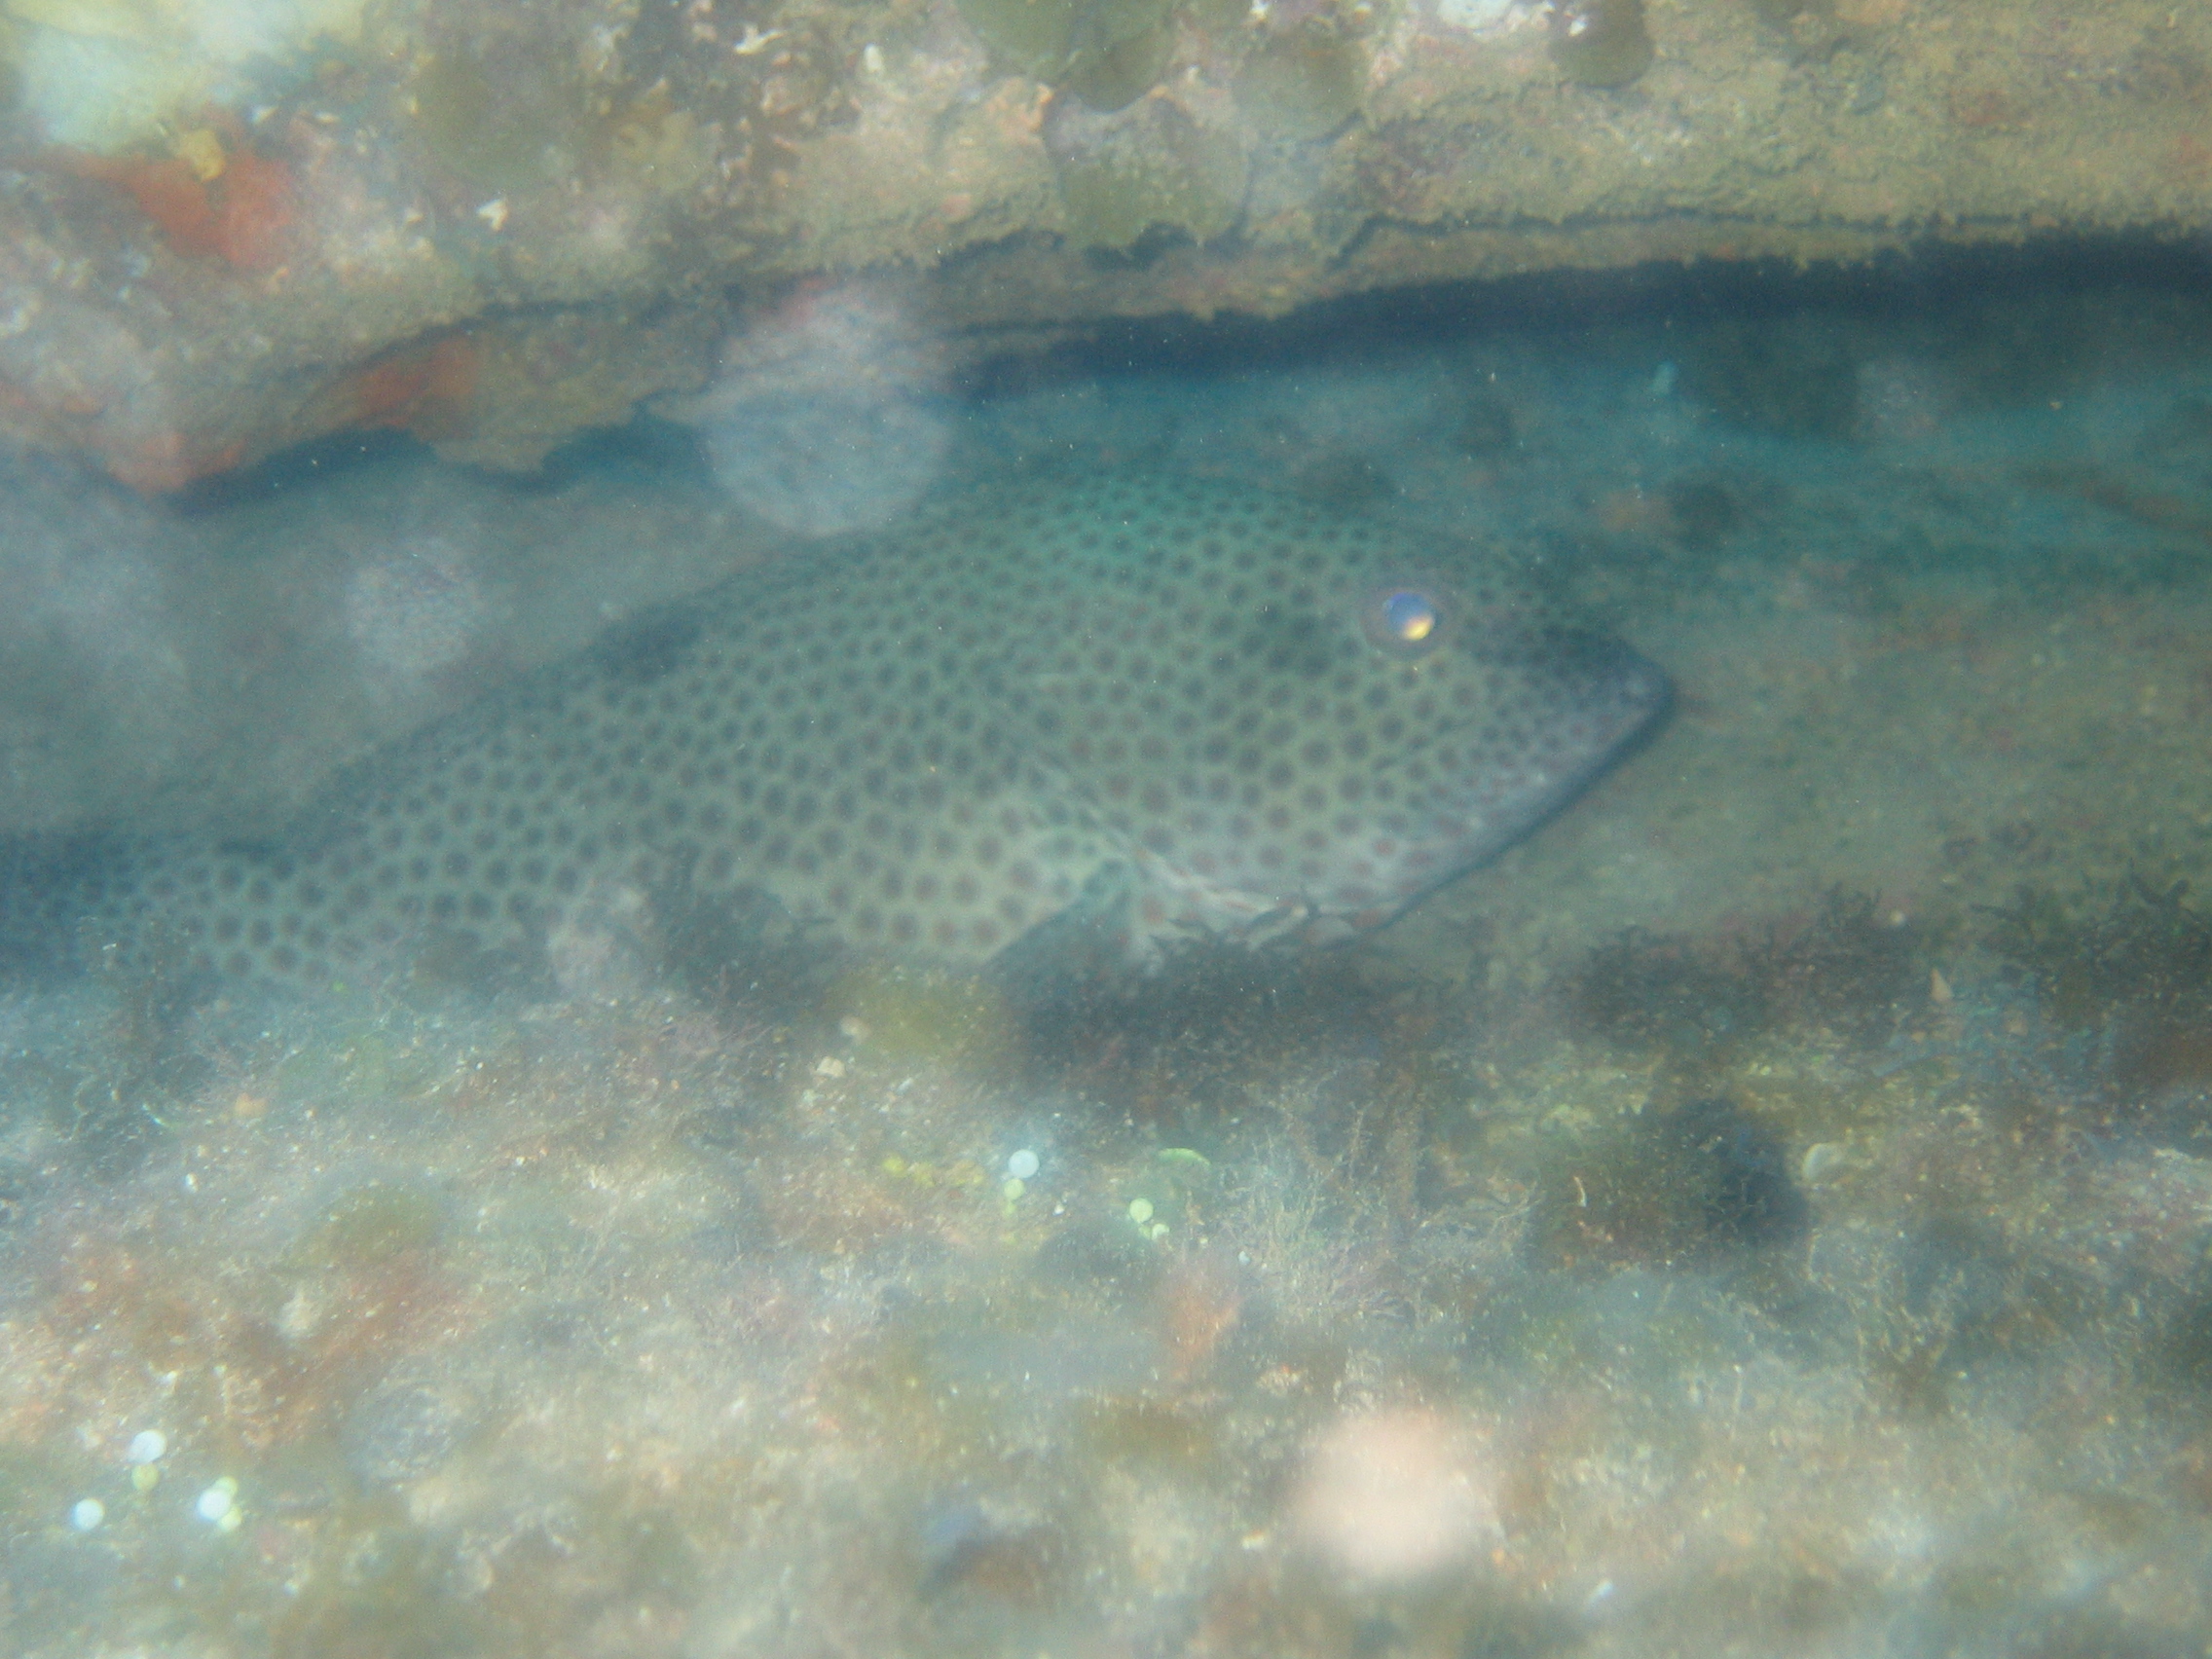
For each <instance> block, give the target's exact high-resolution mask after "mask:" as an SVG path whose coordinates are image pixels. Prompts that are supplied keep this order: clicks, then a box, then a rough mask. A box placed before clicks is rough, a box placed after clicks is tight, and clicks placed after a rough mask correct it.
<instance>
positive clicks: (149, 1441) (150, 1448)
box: [130, 1428, 169, 1463]
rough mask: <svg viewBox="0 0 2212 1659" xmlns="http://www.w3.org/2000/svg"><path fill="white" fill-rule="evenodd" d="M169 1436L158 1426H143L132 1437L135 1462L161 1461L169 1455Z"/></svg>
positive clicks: (131, 1456)
mask: <svg viewBox="0 0 2212 1659" xmlns="http://www.w3.org/2000/svg"><path fill="white" fill-rule="evenodd" d="M168 1449H169V1437H168V1436H167V1435H166V1434H164V1433H163V1432H162V1431H161V1430H160V1429H158V1428H142V1429H140V1430H139V1431H138V1432H137V1433H136V1434H133V1435H132V1436H131V1437H130V1460H131V1461H132V1462H133V1463H159V1462H160V1461H161V1460H162V1459H163V1458H164V1457H165V1456H167V1455H168Z"/></svg>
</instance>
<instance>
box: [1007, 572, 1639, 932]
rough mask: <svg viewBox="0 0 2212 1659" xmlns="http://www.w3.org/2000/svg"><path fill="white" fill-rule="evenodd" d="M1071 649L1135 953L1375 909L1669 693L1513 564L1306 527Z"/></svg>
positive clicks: (1566, 789) (1495, 828) (1531, 824)
mask: <svg viewBox="0 0 2212 1659" xmlns="http://www.w3.org/2000/svg"><path fill="white" fill-rule="evenodd" d="M1323 540H1324V544H1325V551H1341V549H1328V548H1326V543H1327V538H1326V537H1324V538H1323ZM1076 654H1077V655H1078V656H1080V657H1081V658H1083V659H1084V663H1083V669H1084V671H1083V672H1079V673H1078V674H1076V675H1075V676H1073V678H1072V683H1073V684H1074V685H1075V686H1076V688H1077V689H1076V690H1075V691H1074V692H1073V693H1072V694H1066V693H1063V695H1062V697H1061V698H1060V699H1059V703H1060V706H1059V707H1058V708H1057V709H1055V710H1054V711H1052V713H1051V716H1050V717H1049V720H1048V723H1049V724H1050V725H1051V732H1050V734H1049V741H1048V743H1047V745H1046V747H1047V749H1048V750H1049V752H1050V755H1051V766H1052V768H1053V770H1054V771H1056V772H1057V773H1058V775H1059V777H1060V778H1061V780H1062V781H1063V784H1064V787H1066V788H1067V789H1068V790H1070V791H1071V792H1072V793H1074V794H1075V795H1076V796H1077V797H1078V798H1080V799H1081V801H1082V802H1083V803H1084V806H1085V808H1086V815H1087V816H1088V818H1089V819H1090V821H1091V822H1093V823H1094V824H1097V825H1099V826H1100V827H1102V829H1103V830H1104V831H1105V832H1106V834H1107V835H1108V836H1109V837H1110V838H1111V840H1112V842H1113V843H1114V844H1115V845H1117V846H1118V847H1119V848H1120V849H1121V856H1122V857H1123V859H1124V860H1125V861H1126V864H1127V865H1128V866H1129V867H1130V869H1132V870H1133V871H1134V873H1135V892H1134V895H1133V899H1132V903H1131V906H1130V928H1131V933H1132V936H1133V943H1134V947H1135V951H1136V954H1137V955H1139V956H1140V957H1150V956H1153V955H1156V954H1157V951H1158V948H1159V947H1160V946H1161V945H1162V944H1164V943H1167V942H1169V941H1170V940H1175V939H1177V938H1183V937H1189V936H1192V935H1211V936H1216V937H1227V938H1233V939H1241V940H1246V941H1250V942H1257V941H1259V940H1264V939H1267V938H1270V937H1273V936H1277V935H1285V934H1295V935H1296V936H1298V937H1300V938H1303V939H1307V940H1328V939H1332V938H1341V937H1346V936H1349V935H1351V934H1353V933H1357V932H1361V931H1364V930H1366V929H1368V928H1372V927H1375V926H1378V925H1380V924H1381V923H1382V922H1383V921H1386V920H1388V919H1389V918H1390V917H1391V916H1393V915H1395V914H1397V913H1398V912H1399V911H1400V910H1402V909H1403V908H1404V907H1405V906H1406V905H1407V904H1408V903H1411V902H1412V901H1414V900H1415V899H1417V898H1419V896H1420V895H1421V894H1422V893H1424V892H1426V891H1428V890H1429V889H1431V888H1433V887H1435V886H1437V885H1439V884H1440V883H1442V882H1445V881H1449V880H1451V879H1452V878H1453V877H1455V876H1456V875H1458V874H1460V873H1462V872H1463V871H1465V870H1467V869H1469V868H1470V867H1472V866H1476V865H1479V864H1481V863H1483V862H1484V861H1486V860H1488V859H1490V858H1492V857H1493V856H1494V855H1495V854H1496V853H1498V852H1499V851H1500V850H1502V849H1503V848H1504V847H1506V846H1507V845H1509V844H1510V843H1512V842H1513V841H1515V840H1517V839H1519V838H1520V837H1521V836H1523V835H1525V834H1527V833H1528V832H1529V831H1530V830H1532V829H1534V828H1535V827H1536V826H1537V825H1538V824H1540V823H1542V822H1543V821H1544V820H1545V819H1546V818H1548V817H1549V816H1551V815H1552V814H1553V813H1555V812H1557V811H1558V810H1560V808H1562V807H1563V806H1565V805H1566V804H1567V802H1568V801H1570V800H1571V799H1572V798H1573V797H1574V796H1575V795H1576V794H1577V793H1580V791H1581V790H1582V789H1583V788H1585V787H1586V786H1587V785H1588V784H1589V783H1590V782H1591V781H1592V780H1593V779H1594V778H1596V777H1597V776H1598V775H1599V774H1600V773H1601V772H1603V771H1604V769H1605V768H1606V767H1607V766H1608V765H1609V764H1610V763H1611V762H1612V761H1613V760H1614V759H1616V758H1617V757H1618V756H1621V755H1622V754H1624V753H1625V752H1626V751H1628V750H1629V749H1630V748H1632V747H1634V746H1635V745H1636V744H1637V743H1638V742H1639V741H1640V740H1641V738H1642V737H1643V736H1645V735H1646V734H1647V733H1649V732H1650V731H1651V730H1652V729H1653V728H1654V727H1655V725H1656V724H1657V723H1658V722H1659V720H1660V719H1662V717H1663V716H1664V714H1665V712H1666V710H1667V707H1668V704H1669V701H1670V698H1671V689H1670V686H1669V683H1668V680H1667V677H1666V676H1665V674H1663V673H1662V672H1661V671H1660V670H1659V669H1658V668H1657V667H1655V666H1654V665H1652V664H1651V663H1649V662H1647V661H1646V660H1644V659H1643V658H1642V657H1641V656H1639V655H1638V654H1637V653H1636V652H1635V651H1634V650H1632V649H1630V648H1629V647H1628V646H1627V645H1624V644H1622V643H1621V642H1619V641H1618V640H1615V639H1612V638H1610V637H1609V636H1607V635H1605V634H1604V633H1602V632H1599V631H1597V630H1594V629H1591V628H1589V627H1586V626H1579V625H1577V624H1575V623H1574V622H1573V621H1571V620H1570V619H1567V618H1566V617H1564V616H1563V615H1562V614H1561V612H1560V611H1559V610H1558V609H1557V608H1554V607H1552V606H1550V605H1548V604H1546V603H1543V602H1542V601H1540V600H1539V599H1537V598H1535V597H1534V596H1533V595H1532V594H1531V593H1530V590H1528V589H1527V588H1526V587H1525V586H1522V585H1520V584H1517V583H1516V582H1515V581H1513V580H1512V579H1511V578H1510V577H1509V576H1506V575H1503V574H1497V573H1491V572H1488V571H1485V570H1483V569H1482V568H1480V567H1479V566H1472V565H1470V566H1463V567H1460V568H1456V569H1454V568H1451V567H1449V566H1445V567H1443V568H1438V569H1431V568H1424V567H1420V566H1417V565H1413V564H1410V563H1408V562H1405V561H1402V560H1380V561H1379V560H1373V559H1357V560H1349V561H1346V560H1343V559H1341V558H1332V557H1327V556H1319V555H1316V553H1315V552H1314V550H1312V549H1310V548H1307V549H1304V550H1301V549H1299V548H1297V547H1296V546H1295V545H1293V546H1292V547H1290V548H1288V549H1280V550H1277V552H1276V555H1275V556H1274V557H1273V558H1272V559H1270V558H1262V559H1258V560H1249V561H1246V562H1245V568H1241V569H1239V570H1238V571H1235V574H1234V577H1232V576H1231V575H1230V574H1229V573H1228V572H1215V573H1214V577H1213V579H1200V580H1198V581H1196V582H1193V581H1189V580H1185V581H1182V582H1178V583H1174V584H1158V585H1155V586H1153V587H1151V588H1150V589H1149V590H1148V589H1146V588H1144V587H1138V588H1135V589H1133V590H1129V591H1124V593H1123V594H1122V595H1121V596H1119V598H1118V600H1117V602H1116V604H1115V606H1114V607H1113V608H1111V611H1110V612H1108V613H1104V614H1098V615H1094V616H1092V617H1090V618H1088V619H1087V625H1086V628H1085V638H1084V641H1083V643H1082V645H1081V648H1080V650H1079V651H1078V652H1077V653H1076ZM1061 683H1062V684H1063V686H1064V685H1065V684H1067V683H1070V682H1068V681H1063V682H1061Z"/></svg>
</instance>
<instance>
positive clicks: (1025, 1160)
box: [1006, 1147, 1038, 1181]
mask: <svg viewBox="0 0 2212 1659" xmlns="http://www.w3.org/2000/svg"><path fill="white" fill-rule="evenodd" d="M1037 1169H1038V1161H1037V1155H1036V1154H1035V1153H1033V1152H1031V1151H1030V1150H1029V1149H1028V1148H1027V1147H1023V1148H1022V1149H1021V1150H1020V1151H1019V1152H1017V1153H1015V1154H1014V1156H1013V1157H1012V1158H1010V1159H1008V1160H1007V1161H1006V1172H1007V1173H1008V1174H1009V1175H1011V1176H1013V1177H1014V1179H1015V1180H1016V1181H1026V1180H1028V1179H1030V1178H1031V1177H1032V1176H1034V1175H1035V1174H1036V1173H1037Z"/></svg>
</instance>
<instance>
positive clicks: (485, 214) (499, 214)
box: [476, 196, 507, 231]
mask: <svg viewBox="0 0 2212 1659" xmlns="http://www.w3.org/2000/svg"><path fill="white" fill-rule="evenodd" d="M476 216H477V217H478V218H479V219H482V220H483V221H484V222H485V223H486V224H487V225H490V226H491V227H492V229H494V230H495V231H498V230H504V229H505V228H506V224H507V199H506V198H505V197H504V196H495V197H493V198H492V200H491V201H489V202H487V203H484V205H483V206H481V207H479V208H477V209H476Z"/></svg>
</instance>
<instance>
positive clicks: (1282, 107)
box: [1236, 21, 1367, 140]
mask: <svg viewBox="0 0 2212 1659" xmlns="http://www.w3.org/2000/svg"><path fill="white" fill-rule="evenodd" d="M1366 91H1367V48H1366V47H1365V46H1364V45H1363V44H1362V43H1361V42H1359V41H1357V40H1354V39H1351V38H1348V37H1347V36H1346V35H1343V34H1341V33H1340V32H1339V31H1338V30H1337V29H1336V28H1334V27H1332V26H1330V25H1329V24H1327V23H1323V22H1320V21H1313V22H1309V23H1307V24H1305V25H1303V26H1302V27H1299V28H1295V29H1291V30H1289V31H1287V32H1285V33H1283V34H1279V35H1275V36H1273V37H1272V38H1271V39H1270V40H1269V41H1268V42H1267V43H1266V44H1265V45H1263V46H1262V47H1261V48H1260V49H1259V50H1258V51H1257V52H1255V53H1254V54H1253V55H1252V58H1251V60H1250V61H1249V62H1248V63H1246V64H1245V66H1244V73H1243V74H1242V75H1241V76H1240V77H1239V78H1238V80H1237V83H1236V101H1237V103H1238V105H1239V106H1240V107H1241V108H1242V109H1243V110H1244V112H1245V114H1247V115H1249V116H1250V117H1251V118H1252V120H1253V122H1254V123H1255V124H1256V125H1257V126H1258V127H1259V128H1260V129H1261V130H1262V131H1264V132H1267V133H1269V134H1270V135H1271V136H1273V137H1278V138H1294V139H1300V140H1307V139H1313V138H1326V137H1327V136H1328V135H1329V134H1330V133H1332V132H1334V131H1336V129H1338V128H1340V127H1342V126H1344V124H1345V123H1346V122H1347V121H1349V120H1350V119H1351V118H1352V117H1353V116H1355V115H1357V114H1358V113H1359V104H1360V99H1361V97H1362V96H1363V95H1364V94H1365V92H1366Z"/></svg>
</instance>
